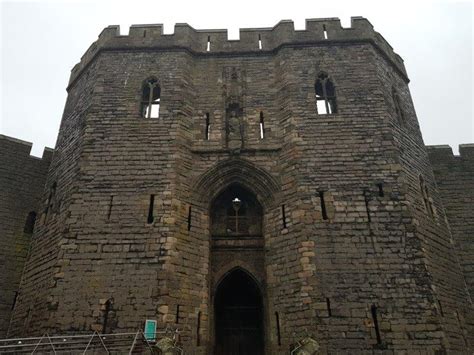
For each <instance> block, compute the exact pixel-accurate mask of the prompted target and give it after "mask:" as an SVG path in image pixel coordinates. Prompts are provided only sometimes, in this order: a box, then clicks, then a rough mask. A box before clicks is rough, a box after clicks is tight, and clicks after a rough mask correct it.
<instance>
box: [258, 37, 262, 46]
mask: <svg viewBox="0 0 474 355" xmlns="http://www.w3.org/2000/svg"><path fill="white" fill-rule="evenodd" d="M258 49H262V37H261V35H258Z"/></svg>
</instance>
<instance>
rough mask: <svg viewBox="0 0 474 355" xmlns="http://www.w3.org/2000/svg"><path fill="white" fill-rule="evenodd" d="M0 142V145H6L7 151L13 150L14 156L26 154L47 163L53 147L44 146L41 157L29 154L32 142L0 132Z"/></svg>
mask: <svg viewBox="0 0 474 355" xmlns="http://www.w3.org/2000/svg"><path fill="white" fill-rule="evenodd" d="M0 142H1V146H2V147H7V146H8V151H9V152H14V154H15V156H16V157H17V158H18V157H20V156H22V158H24V157H26V156H28V158H30V159H34V160H45V161H46V162H47V164H49V162H50V161H51V157H52V155H53V152H54V149H52V148H48V147H45V148H44V150H43V154H42V157H41V158H38V157H35V156H33V155H31V154H30V153H31V148H32V147H33V143H30V142H27V141H24V140H21V139H17V138H13V137H9V136H5V135H3V134H0Z"/></svg>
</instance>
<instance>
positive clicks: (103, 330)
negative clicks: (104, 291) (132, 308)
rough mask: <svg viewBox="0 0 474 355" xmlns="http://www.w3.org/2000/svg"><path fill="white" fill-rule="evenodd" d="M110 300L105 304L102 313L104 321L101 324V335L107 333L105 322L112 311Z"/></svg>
mask: <svg viewBox="0 0 474 355" xmlns="http://www.w3.org/2000/svg"><path fill="white" fill-rule="evenodd" d="M112 302H113V301H112V299H111V298H109V299H108V300H107V302H105V311H104V321H103V323H102V334H105V333H107V322H108V320H109V313H110V311H111V309H112Z"/></svg>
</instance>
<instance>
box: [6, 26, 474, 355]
mask: <svg viewBox="0 0 474 355" xmlns="http://www.w3.org/2000/svg"><path fill="white" fill-rule="evenodd" d="M313 25H314V26H313ZM316 25H317V26H316ZM323 25H324V26H326V27H323ZM338 26H339V25H338V21H335V20H334V19H324V20H320V21H317V20H314V21H309V22H308V23H307V30H305V31H294V30H293V25H292V23H288V22H283V23H280V24H279V25H277V26H275V28H273V29H255V30H252V31H250V30H249V31H247V32H248V33H250V34H252V36H249V37H245V36H242V33H247V32H246V31H244V32H241V36H242V40H241V42H239V43H234V42H232V41H224V39H223V36H222V34H219V35H218V36H217V35H216V33H213V34H209V33H208V31H195V30H194V29H192V28H191V27H189V26H187V25H177V27H176V31H175V34H174V35H172V36H167V35H161V28H160V27H159V26H154V27H153V26H140V27H137V26H135V27H132V29H133V31H132V30H131V32H130V36H117V33H116V30H117V29H116V28H115V27H111V28H110V27H109V28H107V29H106V30H105V31H104V32H103V33H102V34H101V36H100V37H99V40H98V42H97V43H95V44H94V45H93V46H91V48H90V49H89V50H88V52H87V53H86V54H85V55H84V57H83V58H82V60H81V63H80V64H79V65H78V66H76V67H75V69H74V70H73V73H72V75H71V81H70V85H69V88H68V90H69V96H68V101H67V103H66V109H65V113H64V116H63V123H62V126H61V130H60V133H59V140H58V146H57V150H56V154H55V156H54V158H53V162H52V170H51V173H50V175H49V177H48V182H47V186H48V190H47V191H49V192H47V195H45V197H46V199H48V196H49V195H51V193H52V192H54V193H53V195H54V198H53V199H52V200H51V201H49V202H48V203H47V205H48V206H50V210H49V211H48V213H45V214H44V216H43V217H42V223H41V226H40V228H38V229H37V230H36V231H35V236H34V238H33V244H32V252H31V257H30V260H29V262H28V264H27V267H26V269H25V273H24V275H25V276H24V282H23V284H22V287H21V292H20V297H19V299H18V306H17V307H16V308H15V314H14V317H13V320H12V325H11V335H17V334H20V333H21V331H22V329H24V330H25V331H26V332H27V333H28V334H41V333H43V332H44V331H49V332H50V333H53V332H78V331H91V330H97V331H111V332H122V331H132V330H136V329H137V328H141V327H143V323H144V320H145V319H156V320H157V321H158V325H159V327H165V326H167V325H170V326H172V327H177V328H180V329H181V330H182V335H181V340H182V342H183V345H184V347H185V349H186V351H187V353H190V354H209V353H211V352H212V350H213V344H214V343H215V339H214V334H215V329H214V314H213V312H214V303H213V302H214V296H215V293H216V290H217V288H218V287H219V283H220V281H221V280H222V278H223V277H224V276H225V275H226V273H228V272H229V271H231V270H233V269H235V268H241V269H243V270H245V271H246V272H247V273H249V274H250V275H252V277H253V279H254V280H255V282H256V283H257V285H258V287H259V289H260V291H261V293H262V294H263V303H264V318H265V320H264V328H265V344H266V352H267V353H268V354H284V353H288V349H289V348H290V347H291V346H292V344H294V343H295V341H296V340H297V339H300V338H302V337H304V336H305V335H306V334H308V333H309V334H311V335H312V336H313V337H314V338H316V339H317V340H318V342H319V343H320V345H321V347H322V350H323V352H331V353H336V352H342V353H354V352H358V351H361V350H362V351H384V350H386V352H387V353H390V352H420V353H421V352H427V353H435V352H442V351H444V350H448V351H452V352H462V351H468V346H469V344H468V341H469V337H468V335H467V334H468V332H469V328H468V325H466V324H464V323H461V321H460V322H458V323H456V318H455V317H454V314H455V313H454V312H457V313H456V314H457V315H459V317H460V318H462V319H469V317H470V314H471V313H470V312H472V307H471V306H469V302H468V293H467V291H466V288H465V285H464V279H463V276H462V272H461V268H460V265H459V263H458V261H457V258H456V255H455V250H454V247H453V245H452V244H451V243H450V232H449V229H448V227H447V224H446V223H445V222H444V211H443V208H442V205H441V198H440V196H439V194H438V192H437V189H436V185H435V181H434V176H433V173H432V171H431V167H430V163H429V161H428V157H427V154H426V151H425V149H424V145H423V142H422V139H421V133H420V131H419V127H418V124H417V120H416V115H415V112H414V108H413V104H412V102H411V99H410V94H409V90H408V86H407V83H408V79H407V78H406V74H405V70H404V67H403V62H402V60H401V59H400V58H399V57H398V56H397V55H396V54H394V53H393V51H392V49H391V48H390V47H389V45H388V44H386V42H385V41H383V38H382V37H381V36H380V35H379V34H377V33H376V32H373V30H372V28H371V26H370V23H369V22H368V21H366V20H365V19H360V18H358V19H354V21H353V27H352V29H342V28H340V26H339V27H338ZM324 28H326V30H327V34H328V36H329V37H328V39H325V38H324V35H323V31H324ZM259 33H262V34H265V36H267V35H268V36H269V37H265V36H263V37H262V38H263V39H264V43H265V44H264V47H263V49H260V48H259V47H258V36H257V35H258V34H259ZM211 35H212V36H214V35H216V36H217V38H218V39H217V40H214V39H212V40H211V50H210V51H209V52H207V51H206V50H204V49H203V48H205V42H206V40H207V39H208V37H209V36H211ZM219 36H220V37H219ZM212 38H215V37H212ZM219 38H220V39H219ZM254 40H255V43H253V41H254ZM202 41H204V42H202ZM201 42H202V43H201ZM267 42H268V43H269V44H271V46H269V47H268V48H267V47H266V46H267V44H266V43H267ZM252 43H253V44H252ZM201 44H202V45H204V47H203V48H201V47H200V46H201ZM251 44H252V47H250V45H251ZM321 72H325V73H327V74H328V75H329V77H330V78H331V80H332V82H333V83H334V84H335V87H336V96H337V97H336V100H337V112H336V113H333V114H328V115H322V114H318V113H317V111H316V109H315V107H316V102H315V89H314V87H315V81H316V78H317V77H318V75H319V74H320V73H321ZM151 77H153V78H156V79H157V80H158V82H159V85H160V88H161V103H160V117H159V118H156V119H149V118H143V117H140V102H141V100H142V87H143V84H144V82H145V81H146V80H147V79H148V78H151ZM394 91H395V92H396V93H397V97H398V98H399V105H398V106H397V107H395V105H394V103H395V101H394ZM230 104H236V105H238V106H239V107H240V109H241V111H242V116H241V117H240V119H241V122H240V123H239V124H240V133H239V135H241V143H238V142H237V146H235V143H236V142H235V141H233V142H232V145H233V146H232V147H230V143H229V135H228V131H229V130H228V126H229V107H230V106H229V105H230ZM400 115H403V117H398V116H400ZM261 117H264V122H265V129H264V138H261V135H260V122H261ZM206 118H209V123H210V131H209V135H208V136H206V134H205V132H206ZM239 139H240V138H239ZM239 144H240V145H239ZM420 175H422V176H423V177H424V181H426V186H427V187H428V192H429V196H428V197H426V198H427V199H428V200H426V199H425V200H424V199H422V198H421V196H425V195H423V194H421V193H420V188H419V186H420V182H419V176H420ZM233 185H238V186H240V187H242V188H244V189H246V190H248V191H249V193H251V194H252V195H253V196H254V197H255V198H256V199H257V200H258V202H259V204H260V205H261V206H262V208H263V240H264V245H263V247H261V248H260V249H258V250H256V249H255V248H254V249H252V248H248V249H247V250H244V251H240V252H235V253H229V252H225V253H223V252H222V251H219V252H216V251H215V249H213V247H212V246H213V244H212V240H211V236H210V228H209V227H210V217H211V215H212V214H211V211H210V209H211V208H212V206H213V201H214V199H215V198H216V197H217V196H218V195H219V194H220V193H221V192H222V191H224V190H225V189H226V188H228V187H229V186H233ZM423 191H424V193H426V192H427V191H425V190H423ZM48 194H49V195H48ZM48 200H49V199H48ZM323 200H324V201H323ZM151 201H153V204H152V205H151ZM423 201H425V205H424V204H423V203H424V202H423ZM426 201H428V202H429V203H430V204H433V206H434V209H435V211H436V212H434V214H433V215H428V214H427V213H428V212H429V211H428V210H426V209H424V208H425V207H426V208H428V205H427V204H426V203H428V202H426ZM424 206H425V207H424ZM323 210H324V211H323ZM433 221H435V223H433ZM440 256H442V258H440ZM106 304H109V305H111V307H110V306H109V307H107V306H106ZM440 305H442V307H443V308H444V309H445V310H446V311H445V312H444V313H442V312H441V309H440ZM470 307H471V308H470ZM105 319H107V326H108V327H107V329H104V326H105ZM471 319H472V318H471ZM277 320H278V322H279V324H277ZM197 324H199V325H200V327H199V328H197ZM25 325H26V326H25ZM278 329H279V331H278ZM198 344H199V345H198Z"/></svg>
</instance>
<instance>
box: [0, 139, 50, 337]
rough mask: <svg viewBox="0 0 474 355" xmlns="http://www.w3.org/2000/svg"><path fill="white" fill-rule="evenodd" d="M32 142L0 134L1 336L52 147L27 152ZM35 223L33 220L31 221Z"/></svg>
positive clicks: (22, 261) (16, 283)
mask: <svg viewBox="0 0 474 355" xmlns="http://www.w3.org/2000/svg"><path fill="white" fill-rule="evenodd" d="M31 147H32V144H31V143H29V142H25V141H22V140H19V139H15V138H11V137H7V136H4V135H0V152H1V154H0V268H1V270H2V273H1V274H0V290H1V292H0V337H5V336H6V331H7V328H8V323H9V321H10V315H11V311H12V306H13V304H14V303H15V300H16V294H17V293H16V292H17V290H18V287H19V284H20V278H21V273H22V271H23V265H24V262H25V260H26V255H27V252H28V248H29V245H30V240H31V232H32V230H31V231H30V230H28V228H26V224H27V221H28V217H29V215H30V213H31V212H35V213H39V209H40V206H41V194H42V192H43V187H44V183H45V180H46V174H47V173H48V169H49V165H50V162H51V158H52V155H53V150H52V149H50V148H45V150H44V152H43V157H42V158H37V157H34V156H31V155H30V151H31ZM31 222H33V223H34V219H33V220H31Z"/></svg>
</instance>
